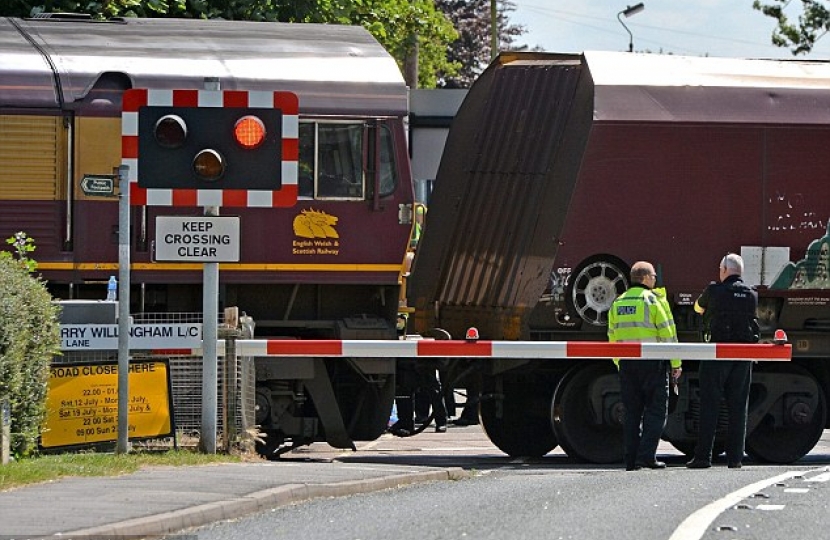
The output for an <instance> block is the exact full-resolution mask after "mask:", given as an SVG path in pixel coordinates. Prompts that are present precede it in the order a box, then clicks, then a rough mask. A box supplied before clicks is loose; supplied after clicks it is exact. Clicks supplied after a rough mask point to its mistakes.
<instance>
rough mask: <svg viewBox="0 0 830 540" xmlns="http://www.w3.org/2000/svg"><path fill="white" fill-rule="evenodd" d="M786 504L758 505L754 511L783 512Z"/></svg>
mask: <svg viewBox="0 0 830 540" xmlns="http://www.w3.org/2000/svg"><path fill="white" fill-rule="evenodd" d="M786 507H787V505H786V504H759V505H758V506H756V507H755V509H756V510H783V509H784V508H786Z"/></svg>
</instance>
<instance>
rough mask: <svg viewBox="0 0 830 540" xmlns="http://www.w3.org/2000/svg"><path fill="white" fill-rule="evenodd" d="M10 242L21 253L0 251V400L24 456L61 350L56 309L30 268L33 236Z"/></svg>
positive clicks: (15, 446)
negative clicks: (6, 407) (5, 405)
mask: <svg viewBox="0 0 830 540" xmlns="http://www.w3.org/2000/svg"><path fill="white" fill-rule="evenodd" d="M8 243H9V244H11V245H12V246H13V247H14V248H15V250H16V251H17V256H18V257H19V258H18V259H15V258H14V257H12V256H11V253H10V252H8V251H3V252H0V400H7V401H8V403H9V408H10V410H11V450H12V452H13V453H14V454H15V455H18V456H25V455H27V454H30V453H32V452H33V451H34V450H35V449H36V448H37V439H38V436H39V435H40V429H41V425H42V423H43V419H44V416H45V413H46V384H47V381H48V377H49V365H50V363H51V361H52V356H53V355H55V354H58V353H59V352H60V334H59V325H58V308H57V306H56V305H55V304H54V303H53V302H52V297H51V295H50V294H49V293H48V292H47V290H46V286H45V284H44V283H43V282H42V281H41V280H40V279H38V278H35V277H33V276H32V275H31V274H30V273H29V272H30V270H31V268H32V265H31V264H30V263H31V262H32V261H31V259H29V257H28V254H29V253H31V252H32V251H34V249H35V246H34V243H33V242H31V239H29V238H28V237H26V236H25V235H24V234H23V233H18V234H16V235H15V236H14V237H12V238H11V239H9V242H8Z"/></svg>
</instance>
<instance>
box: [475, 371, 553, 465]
mask: <svg viewBox="0 0 830 540" xmlns="http://www.w3.org/2000/svg"><path fill="white" fill-rule="evenodd" d="M553 387H554V385H553V384H550V383H549V381H546V380H542V381H539V380H530V379H524V378H519V379H510V378H507V377H499V378H496V379H488V380H485V382H484V392H483V393H482V397H481V402H480V404H479V418H480V420H481V425H482V427H483V428H484V432H485V433H486V434H487V437H489V439H490V441H491V442H492V443H493V444H494V445H496V446H497V447H498V448H499V450H501V451H502V452H504V453H505V454H507V455H509V456H512V457H541V456H544V455H545V454H547V453H548V452H550V451H551V450H553V449H554V448H556V436H555V435H554V433H553V426H551V424H550V416H549V415H548V404H549V403H550V399H551V395H552V393H553V390H552V389H553Z"/></svg>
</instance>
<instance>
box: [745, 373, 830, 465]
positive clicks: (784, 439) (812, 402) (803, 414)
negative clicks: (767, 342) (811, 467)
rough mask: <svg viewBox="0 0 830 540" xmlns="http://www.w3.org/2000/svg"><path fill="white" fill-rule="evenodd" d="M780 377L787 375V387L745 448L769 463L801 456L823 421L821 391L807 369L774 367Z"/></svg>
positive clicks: (812, 443) (817, 435)
mask: <svg viewBox="0 0 830 540" xmlns="http://www.w3.org/2000/svg"><path fill="white" fill-rule="evenodd" d="M774 371H775V372H777V373H780V376H781V377H782V378H786V377H787V375H790V376H791V379H792V380H790V381H787V384H789V386H788V387H787V389H786V391H784V392H782V393H781V396H780V397H779V398H778V400H777V401H776V402H775V403H773V404H772V405H771V406H770V407H767V410H768V411H779V414H778V415H777V416H773V414H770V413H768V414H767V415H766V416H765V417H764V418H763V419H762V420H761V422H760V424H758V427H756V428H755V429H754V430H753V431H752V433H750V434H749V435H748V436H747V439H746V450H747V453H748V454H749V455H750V456H752V457H753V458H754V459H757V460H759V461H766V462H769V463H792V462H794V461H798V460H799V459H801V458H802V457H804V456H805V455H806V454H807V453H808V452H809V451H810V450H812V449H813V447H814V446H815V445H816V443H817V442H818V440H819V439H820V438H821V435H822V432H823V431H824V425H825V422H826V420H827V405H826V401H825V397H824V393H823V392H822V390H821V387H820V386H819V385H818V382H817V381H816V379H815V377H813V376H812V375H811V374H810V373H809V372H808V371H807V370H805V369H803V368H801V367H799V366H795V365H791V366H786V367H780V368H777V369H775V370H774Z"/></svg>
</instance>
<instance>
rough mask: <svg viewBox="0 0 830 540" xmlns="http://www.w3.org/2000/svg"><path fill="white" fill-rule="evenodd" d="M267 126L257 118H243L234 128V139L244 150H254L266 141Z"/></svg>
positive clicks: (249, 116)
mask: <svg viewBox="0 0 830 540" xmlns="http://www.w3.org/2000/svg"><path fill="white" fill-rule="evenodd" d="M265 133H266V130H265V124H264V123H263V122H262V120H260V119H259V118H257V117H256V116H251V115H248V116H243V117H242V118H240V119H239V120H237V121H236V124H235V125H234V126H233V138H234V139H236V142H237V143H238V144H239V146H241V147H242V148H245V149H246V150H253V149H254V148H256V147H258V146H259V145H261V144H262V143H263V142H264V141H265Z"/></svg>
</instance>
